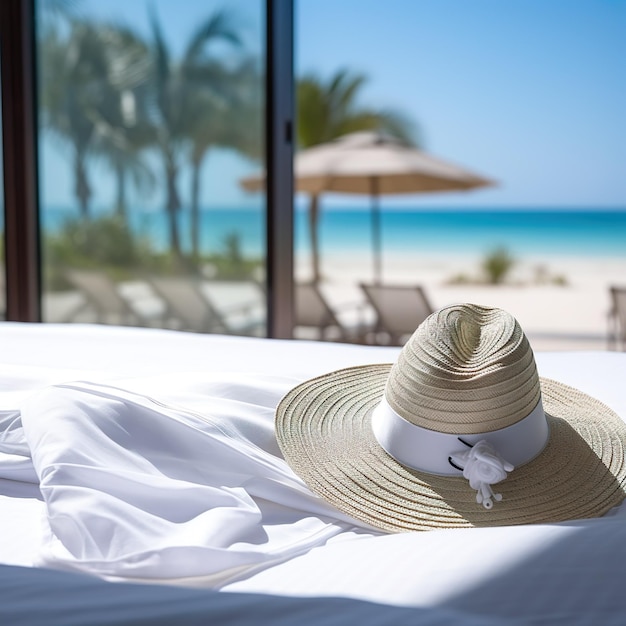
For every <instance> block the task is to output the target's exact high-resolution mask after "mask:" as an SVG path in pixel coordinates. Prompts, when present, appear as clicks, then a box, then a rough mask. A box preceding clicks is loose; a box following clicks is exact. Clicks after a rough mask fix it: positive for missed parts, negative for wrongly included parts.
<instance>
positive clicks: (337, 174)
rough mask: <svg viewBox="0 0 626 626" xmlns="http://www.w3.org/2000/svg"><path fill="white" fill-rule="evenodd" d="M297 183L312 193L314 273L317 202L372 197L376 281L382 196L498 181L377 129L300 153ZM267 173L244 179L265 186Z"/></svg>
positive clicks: (379, 269)
mask: <svg viewBox="0 0 626 626" xmlns="http://www.w3.org/2000/svg"><path fill="white" fill-rule="evenodd" d="M294 183H295V189H296V191H298V192H306V193H309V194H310V195H311V199H312V201H311V215H310V219H311V236H312V244H313V254H314V260H315V261H314V265H315V266H314V277H315V279H316V280H317V279H318V278H319V270H318V267H317V266H316V264H317V236H316V228H317V201H318V197H319V195H320V194H321V193H323V192H333V193H350V194H363V195H368V196H370V197H371V202H372V206H371V216H372V247H373V254H374V280H375V281H376V282H380V280H381V276H382V253H381V247H382V246H381V226H380V204H379V198H380V196H382V195H391V194H418V193H426V192H438V191H462V190H469V189H475V188H478V187H487V186H491V185H494V184H495V183H494V181H491V180H489V179H487V178H483V177H482V176H479V175H477V174H475V173H473V172H470V171H469V170H467V169H465V168H462V167H459V166H457V165H454V164H452V163H448V162H446V161H443V160H441V159H438V158H436V157H434V156H432V155H429V154H427V153H426V152H423V151H422V150H418V149H416V148H413V147H411V146H408V145H406V144H405V143H403V142H402V141H401V140H399V139H396V138H395V137H392V136H390V135H387V134H383V133H380V132H375V131H363V132H356V133H351V134H348V135H344V136H342V137H339V138H337V139H335V140H333V141H330V142H327V143H324V144H319V145H317V146H313V147H311V148H307V149H306V150H302V151H301V152H298V153H297V154H296V155H295V159H294ZM264 184H265V178H264V176H263V175H261V176H251V177H248V178H244V179H243V180H242V181H241V185H242V186H243V188H244V189H247V190H248V191H258V190H260V189H262V188H263V186H264Z"/></svg>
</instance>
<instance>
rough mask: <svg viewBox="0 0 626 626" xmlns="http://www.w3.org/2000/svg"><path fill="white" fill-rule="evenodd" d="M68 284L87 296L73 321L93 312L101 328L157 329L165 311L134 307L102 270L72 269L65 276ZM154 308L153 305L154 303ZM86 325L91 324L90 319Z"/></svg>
mask: <svg viewBox="0 0 626 626" xmlns="http://www.w3.org/2000/svg"><path fill="white" fill-rule="evenodd" d="M65 275H66V277H67V279H68V281H69V282H70V283H71V284H72V285H73V286H74V287H76V289H78V291H79V292H80V293H81V294H82V295H83V296H84V299H85V301H84V304H83V305H82V306H80V307H79V308H77V309H76V310H75V311H73V313H72V319H71V320H69V319H68V320H67V321H76V320H77V316H79V315H81V314H84V313H85V311H86V310H91V311H92V312H93V314H95V322H96V323H99V324H126V325H129V326H158V325H159V324H160V323H161V313H162V310H160V309H159V307H143V306H141V305H140V306H135V305H134V304H133V302H132V299H131V298H126V297H124V295H123V289H122V287H121V285H120V284H118V283H116V282H114V281H113V280H112V279H111V278H109V276H107V274H105V273H104V272H102V271H99V270H82V269H72V270H68V271H67V272H66V273H65ZM151 304H154V302H153V303H151ZM86 321H91V320H90V319H89V317H87V318H86Z"/></svg>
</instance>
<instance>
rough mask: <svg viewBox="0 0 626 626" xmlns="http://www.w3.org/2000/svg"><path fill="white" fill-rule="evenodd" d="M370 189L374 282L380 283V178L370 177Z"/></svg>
mask: <svg viewBox="0 0 626 626" xmlns="http://www.w3.org/2000/svg"><path fill="white" fill-rule="evenodd" d="M370 189H371V196H372V250H373V252H374V283H376V284H377V285H379V284H380V283H381V282H382V275H383V268H382V243H381V225H380V204H379V202H380V197H379V194H378V178H377V177H376V176H372V177H371V179H370Z"/></svg>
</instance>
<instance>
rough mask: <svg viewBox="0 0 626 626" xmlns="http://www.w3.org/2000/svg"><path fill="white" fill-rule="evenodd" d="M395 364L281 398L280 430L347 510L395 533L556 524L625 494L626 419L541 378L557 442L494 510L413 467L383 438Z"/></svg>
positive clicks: (300, 467) (321, 490)
mask: <svg viewBox="0 0 626 626" xmlns="http://www.w3.org/2000/svg"><path fill="white" fill-rule="evenodd" d="M390 369H391V365H366V366H359V367H352V368H347V369H343V370H339V371H336V372H331V373H329V374H325V375H323V376H319V377H317V378H314V379H312V380H309V381H306V382H304V383H302V384H300V385H299V386H297V387H296V388H294V389H292V390H291V391H290V392H289V393H287V395H286V396H285V397H284V398H283V399H282V400H281V402H280V403H279V405H278V408H277V411H276V436H277V439H278V443H279V446H280V448H281V451H282V453H283V455H284V457H285V459H286V460H287V462H288V463H289V465H290V466H291V467H292V468H293V469H294V471H295V472H296V473H297V474H298V475H299V476H300V477H301V478H302V479H303V480H304V482H305V483H306V484H307V485H308V487H309V488H310V489H311V490H312V491H314V492H315V493H317V494H318V495H320V496H321V497H323V498H324V499H325V500H327V501H328V502H330V503H331V504H333V505H334V506H336V507H337V508H338V509H339V510H341V511H342V512H344V513H347V514H348V515H350V516H352V517H353V518H356V519H358V520H360V521H362V522H365V523H367V524H369V525H371V526H374V527H376V528H380V529H383V530H386V531H390V532H398V531H406V530H432V529H439V528H467V527H477V526H478V527H479V526H503V525H510V524H529V523H541V522H558V521H565V520H572V519H581V518H590V517H597V516H600V515H603V514H604V513H606V512H607V511H608V510H609V509H611V508H612V507H614V506H616V505H618V504H620V503H621V502H622V501H623V499H624V497H625V495H626V493H625V485H626V463H625V459H624V442H626V424H624V422H623V421H622V420H621V419H620V418H619V416H618V415H616V414H615V413H614V412H613V411H612V410H611V409H610V408H609V407H607V406H606V405H604V404H602V403H601V402H599V401H598V400H596V399H594V398H592V397H590V396H588V395H586V394H584V393H582V392H580V391H578V390H576V389H574V388H572V387H569V386H567V385H564V384H562V383H559V382H556V381H553V380H548V379H543V378H541V379H540V384H541V392H542V398H543V405H544V409H545V411H546V414H547V419H548V422H549V425H550V437H549V441H548V443H547V445H546V447H545V448H544V450H543V451H542V452H541V454H540V455H538V456H537V457H536V458H535V459H533V460H532V461H530V462H529V463H526V464H525V465H523V466H521V467H518V468H515V470H514V471H512V472H511V473H510V474H509V476H508V477H507V478H506V480H504V481H503V482H501V483H498V484H497V485H494V491H496V492H499V493H501V494H502V501H500V502H496V503H495V504H494V506H493V508H492V509H490V510H487V509H485V508H484V507H483V506H482V505H480V504H478V503H477V502H476V491H475V490H474V489H471V488H470V486H469V483H468V481H467V480H465V479H464V478H462V477H449V476H438V475H433V474H428V473H426V472H420V471H415V470H412V469H410V468H408V467H406V466H404V465H401V464H400V463H399V462H397V461H396V460H395V459H393V458H392V457H391V456H390V455H389V454H387V452H385V451H384V450H383V448H382V447H381V446H380V445H379V444H378V442H377V441H376V439H375V437H374V434H373V432H372V428H371V415H372V411H373V409H374V408H375V407H376V405H377V404H378V403H379V401H380V399H381V397H382V396H383V393H384V389H385V384H386V381H387V378H388V376H389V371H390Z"/></svg>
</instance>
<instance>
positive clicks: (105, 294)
mask: <svg viewBox="0 0 626 626" xmlns="http://www.w3.org/2000/svg"><path fill="white" fill-rule="evenodd" d="M36 44H37V57H36V60H37V67H38V75H37V88H38V94H39V98H38V112H37V124H38V153H39V205H40V207H39V212H40V246H41V264H42V319H43V321H47V322H97V323H111V324H120V323H121V324H131V325H141V326H155V327H164V328H176V329H182V330H189V331H198V332H220V333H222V332H226V333H234V334H245V335H265V334H266V333H267V319H266V318H267V313H266V311H267V307H266V297H267V281H266V276H267V245H266V241H267V238H266V228H267V223H266V221H267V220H266V216H267V211H266V200H265V195H264V194H251V193H249V192H246V191H245V190H244V189H243V187H242V186H241V179H242V178H244V177H245V176H247V175H250V174H251V173H254V172H258V171H262V170H263V169H264V160H265V156H264V155H265V55H266V52H265V45H266V42H265V2H263V1H261V0H258V1H250V0H230V1H229V2H228V3H227V4H226V5H224V3H222V2H214V1H212V0H202V1H199V0H181V1H179V2H176V3H173V2H170V1H168V0H155V1H154V2H152V3H140V2H127V1H124V0H109V1H107V2H105V3H103V2H99V1H98V0H82V1H81V2H79V3H61V2H58V1H55V0H37V2H36Z"/></svg>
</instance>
